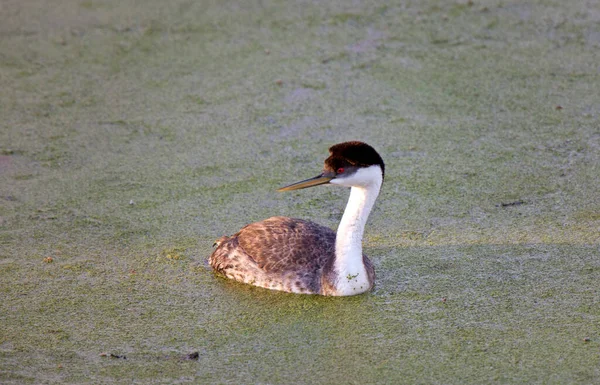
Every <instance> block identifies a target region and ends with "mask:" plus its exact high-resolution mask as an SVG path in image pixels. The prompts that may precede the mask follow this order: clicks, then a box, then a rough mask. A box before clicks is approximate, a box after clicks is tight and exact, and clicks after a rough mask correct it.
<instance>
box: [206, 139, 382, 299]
mask: <svg viewBox="0 0 600 385" xmlns="http://www.w3.org/2000/svg"><path fill="white" fill-rule="evenodd" d="M384 176H385V165H384V163H383V159H382V158H381V156H380V155H379V154H378V153H377V151H375V149H374V148H373V147H371V146H370V145H368V144H366V143H364V142H359V141H350V142H343V143H338V144H335V145H333V146H331V147H330V148H329V157H328V158H327V159H326V160H325V162H324V167H323V171H322V173H321V174H319V175H317V176H316V177H314V178H310V179H306V180H303V181H300V182H296V183H293V184H290V185H288V186H285V187H282V188H280V189H278V191H292V190H299V189H304V188H308V187H313V186H318V185H324V184H331V185H336V186H344V187H350V196H349V198H348V203H347V204H346V209H345V210H344V214H343V215H342V219H341V221H340V224H339V226H338V228H337V231H336V232H334V231H333V230H332V229H330V228H328V227H326V226H322V225H319V224H317V223H314V222H311V221H307V220H303V219H297V218H288V217H283V216H276V217H271V218H268V219H265V220H263V221H260V222H256V223H252V224H249V225H246V226H245V227H243V228H242V229H241V230H240V231H239V232H237V233H236V234H234V235H231V236H223V237H221V238H219V239H217V240H216V241H215V243H214V245H213V247H215V249H214V251H213V253H212V254H211V255H210V257H209V264H210V265H211V267H212V268H213V269H214V270H215V272H217V274H219V275H222V276H225V277H226V278H229V279H232V280H235V281H239V282H243V283H247V284H251V285H255V286H259V287H263V288H267V289H272V290H280V291H285V292H290V293H298V294H318V295H325V296H350V295H356V294H361V293H364V292H367V291H369V290H371V288H372V287H373V284H374V280H375V270H374V268H373V264H372V262H371V261H370V260H369V258H367V256H365V255H364V254H363V251H362V238H363V234H364V229H365V224H366V222H367V219H368V217H369V214H370V212H371V210H372V208H373V205H374V204H375V200H376V199H377V196H378V195H379V191H380V189H381V186H382V184H383V179H384Z"/></svg>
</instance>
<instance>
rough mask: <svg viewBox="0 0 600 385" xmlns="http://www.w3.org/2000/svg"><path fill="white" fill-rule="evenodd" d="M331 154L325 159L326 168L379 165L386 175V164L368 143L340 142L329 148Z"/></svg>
mask: <svg viewBox="0 0 600 385" xmlns="http://www.w3.org/2000/svg"><path fill="white" fill-rule="evenodd" d="M329 153H330V154H331V156H330V157H329V158H327V159H326V160H325V168H327V169H330V170H337V169H339V168H344V167H347V166H352V167H369V166H374V165H379V166H380V167H381V173H382V175H383V176H385V164H384V163H383V159H381V156H380V155H379V154H378V153H377V151H375V149H374V148H373V147H371V146H369V145H368V144H366V143H363V142H358V141H352V142H344V143H338V144H335V145H333V146H331V147H330V148H329Z"/></svg>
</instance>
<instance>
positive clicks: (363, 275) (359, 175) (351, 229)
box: [334, 166, 382, 295]
mask: <svg viewBox="0 0 600 385" xmlns="http://www.w3.org/2000/svg"><path fill="white" fill-rule="evenodd" d="M349 179H355V180H359V181H364V183H362V185H361V186H356V185H353V186H352V189H351V190H350V198H348V204H347V205H346V210H345V211H344V215H343V216H342V220H341V221H340V225H339V227H338V230H337V235H336V238H335V262H334V269H335V272H336V275H337V277H338V279H337V282H336V290H337V291H338V293H339V294H338V295H353V294H359V293H362V292H365V291H367V290H369V288H370V284H369V279H368V276H367V271H366V269H365V265H364V262H363V253H362V238H363V233H364V230H365V224H366V223H367V219H368V218H369V214H370V213H371V209H372V208H373V205H374V204H375V199H377V195H379V189H380V188H381V183H382V175H381V169H380V168H379V166H371V167H368V168H365V169H359V170H358V171H357V172H356V176H351V177H350V178H349ZM346 183H347V182H346ZM346 183H343V184H346ZM338 184H342V183H338Z"/></svg>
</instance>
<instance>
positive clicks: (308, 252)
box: [209, 217, 375, 295]
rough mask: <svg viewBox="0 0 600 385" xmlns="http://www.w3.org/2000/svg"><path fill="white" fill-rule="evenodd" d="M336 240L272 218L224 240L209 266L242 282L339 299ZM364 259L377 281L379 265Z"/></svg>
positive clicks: (326, 232)
mask: <svg viewBox="0 0 600 385" xmlns="http://www.w3.org/2000/svg"><path fill="white" fill-rule="evenodd" d="M335 236H336V234H335V232H334V231H333V230H331V229H330V228H328V227H325V226H321V225H318V224H316V223H314V222H310V221H305V220H303V219H296V218H288V217H272V218H269V219H265V220H264V221H261V222H256V223H252V224H249V225H247V226H245V227H243V228H242V229H241V230H240V231H239V232H238V233H236V234H234V235H232V236H230V237H221V238H220V239H218V240H217V241H216V244H217V248H216V250H215V251H214V252H213V253H212V255H211V256H210V259H209V262H210V265H211V266H212V267H213V268H214V269H215V270H216V271H218V272H219V273H221V274H223V275H224V276H226V277H227V278H231V279H234V280H236V281H240V282H244V283H250V284H253V285H256V286H260V287H265V288H267V289H274V290H282V291H287V292H292V293H304V294H322V295H334V294H333V293H332V290H334V282H333V281H335V280H336V279H338V277H336V276H335V274H334V273H333V269H332V265H333V260H334V258H335ZM281 245H285V246H286V247H283V248H282V247H281ZM363 259H364V262H365V265H366V266H367V273H368V274H369V276H370V281H371V282H373V281H374V278H375V271H374V269H373V265H372V264H371V261H369V259H368V258H367V257H366V256H363Z"/></svg>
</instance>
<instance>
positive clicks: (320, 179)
mask: <svg viewBox="0 0 600 385" xmlns="http://www.w3.org/2000/svg"><path fill="white" fill-rule="evenodd" d="M332 179H333V177H331V176H325V175H324V174H321V175H318V176H316V177H314V178H310V179H307V180H303V181H301V182H296V183H293V184H291V185H289V186H285V187H282V188H280V189H277V191H292V190H300V189H303V188H307V187H313V186H318V185H320V184H325V183H329V181H330V180H332Z"/></svg>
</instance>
